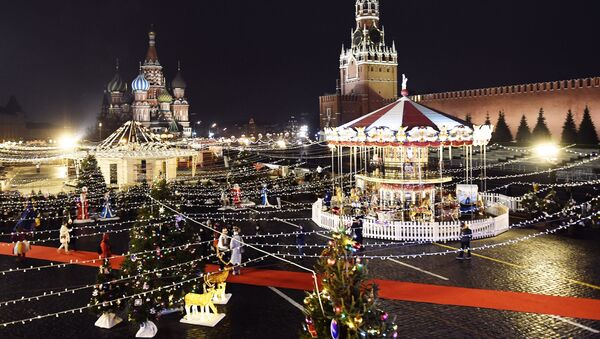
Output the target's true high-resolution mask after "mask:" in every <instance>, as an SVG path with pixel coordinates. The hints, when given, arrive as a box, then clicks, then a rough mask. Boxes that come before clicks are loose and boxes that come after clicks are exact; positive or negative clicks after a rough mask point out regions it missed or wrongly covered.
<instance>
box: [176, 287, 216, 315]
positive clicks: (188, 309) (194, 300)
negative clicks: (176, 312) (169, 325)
mask: <svg viewBox="0 0 600 339" xmlns="http://www.w3.org/2000/svg"><path fill="white" fill-rule="evenodd" d="M214 295H215V291H213V290H210V291H208V292H206V293H203V294H197V293H188V294H186V295H185V297H184V298H183V300H184V302H185V313H186V317H187V319H188V320H190V319H191V318H195V317H198V316H199V315H200V316H201V315H202V314H203V313H208V314H210V312H209V309H210V310H211V311H212V312H213V313H214V314H219V312H218V311H217V308H216V307H215V304H213V302H212V299H213V296H214ZM198 307H201V311H200V312H198Z"/></svg>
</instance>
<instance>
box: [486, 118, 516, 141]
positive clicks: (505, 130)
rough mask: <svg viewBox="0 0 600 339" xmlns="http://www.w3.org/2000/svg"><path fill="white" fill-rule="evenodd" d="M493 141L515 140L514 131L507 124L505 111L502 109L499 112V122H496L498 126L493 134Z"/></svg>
mask: <svg viewBox="0 0 600 339" xmlns="http://www.w3.org/2000/svg"><path fill="white" fill-rule="evenodd" d="M491 141H492V142H511V141H513V137H512V132H511V131H510V128H509V127H508V125H507V124H506V119H505V116H504V112H502V111H500V112H499V113H498V122H497V123H496V128H495V129H494V133H493V134H492V140H491Z"/></svg>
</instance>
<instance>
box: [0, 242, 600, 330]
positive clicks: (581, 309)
mask: <svg viewBox="0 0 600 339" xmlns="http://www.w3.org/2000/svg"><path fill="white" fill-rule="evenodd" d="M12 250H13V246H12V245H11V244H7V243H0V255H12ZM27 257H29V258H35V259H42V260H50V261H53V262H60V263H69V262H70V261H76V260H78V261H83V260H94V259H98V254H97V253H94V252H83V251H77V252H72V254H70V255H65V254H58V253H56V248H53V247H46V246H33V247H32V249H31V251H29V253H27ZM122 261H123V258H115V259H112V260H111V264H112V267H113V268H119V267H120V265H121V262H122ZM100 263H101V261H100V260H96V261H95V262H89V263H80V262H78V263H77V264H78V265H85V266H99V265H100ZM217 269H218V266H216V265H207V266H206V270H207V271H215V270H217ZM242 273H243V274H242V275H240V276H231V275H230V276H229V279H228V281H229V282H231V283H237V284H247V285H256V286H272V287H278V288H287V289H296V290H305V291H307V290H312V289H313V287H314V285H313V279H312V275H311V274H310V273H307V272H290V271H280V270H267V269H259V268H244V269H243V270H242ZM373 281H374V282H375V283H377V284H378V285H379V287H380V291H379V295H380V296H381V297H382V298H384V299H393V300H403V301H414V302H424V303H432V304H442V305H455V306H466V307H481V308H490V309H496V310H507V311H515V312H530V313H540V314H553V315H558V316H563V317H570V318H583V319H591V320H600V300H598V299H586V298H574V297H558V296H550V295H542V294H533V293H523V292H508V291H495V290H483V289H475V288H464V287H452V286H439V285H430V284H417V283H408V282H401V281H395V280H380V279H375V280H373Z"/></svg>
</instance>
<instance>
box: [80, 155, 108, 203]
mask: <svg viewBox="0 0 600 339" xmlns="http://www.w3.org/2000/svg"><path fill="white" fill-rule="evenodd" d="M83 187H87V188H88V190H89V191H90V192H97V193H98V194H96V195H103V194H104V192H105V191H106V181H105V180H104V176H102V172H100V168H99V167H98V162H97V161H96V157H95V156H93V155H88V156H87V157H86V158H85V159H83V161H81V167H80V169H79V178H78V180H77V188H78V190H81V188H83Z"/></svg>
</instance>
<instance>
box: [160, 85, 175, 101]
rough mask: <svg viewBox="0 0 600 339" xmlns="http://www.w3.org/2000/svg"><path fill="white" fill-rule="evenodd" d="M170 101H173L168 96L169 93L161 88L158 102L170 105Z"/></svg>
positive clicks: (169, 95)
mask: <svg viewBox="0 0 600 339" xmlns="http://www.w3.org/2000/svg"><path fill="white" fill-rule="evenodd" d="M171 101H173V97H172V96H171V94H169V91H167V89H166V88H164V87H163V88H162V89H161V90H160V94H158V102H168V103H170V102H171Z"/></svg>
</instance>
